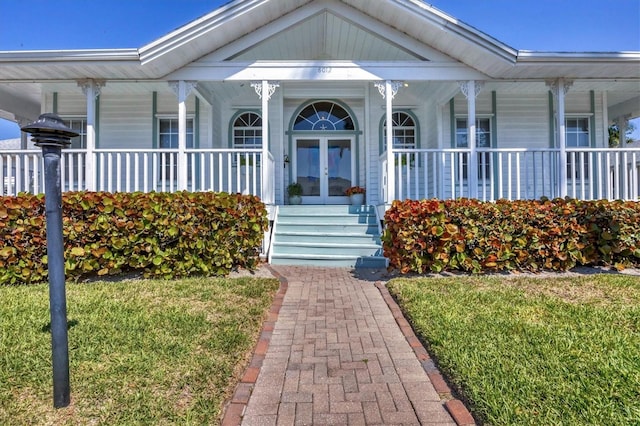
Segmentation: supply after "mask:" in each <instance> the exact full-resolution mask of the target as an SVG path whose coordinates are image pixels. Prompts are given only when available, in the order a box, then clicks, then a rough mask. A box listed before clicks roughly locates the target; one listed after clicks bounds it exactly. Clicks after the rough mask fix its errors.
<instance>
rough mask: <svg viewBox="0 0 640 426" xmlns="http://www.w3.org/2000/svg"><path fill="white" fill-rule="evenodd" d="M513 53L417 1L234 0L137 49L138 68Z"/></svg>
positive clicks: (482, 67)
mask: <svg viewBox="0 0 640 426" xmlns="http://www.w3.org/2000/svg"><path fill="white" fill-rule="evenodd" d="M276 11H278V12H279V13H278V12H276ZM516 54H517V52H516V51H515V50H513V49H511V48H508V47H507V46H505V45H503V44H501V43H499V42H497V41H496V40H494V39H492V38H490V37H488V36H486V35H484V34H483V33H480V32H479V31H477V30H475V29H473V28H472V27H469V26H465V25H464V24H462V23H460V22H459V21H456V20H454V19H453V18H451V17H449V16H448V15H446V14H444V13H442V12H439V11H438V10H437V9H435V8H432V7H431V6H429V5H428V4H426V3H424V2H422V1H421V0H394V1H387V0H377V1H375V2H372V1H370V0H367V1H362V0H315V1H308V0H306V1H305V0H262V1H258V0H236V1H234V2H231V3H229V4H228V5H226V6H223V7H222V8H221V9H218V10H217V11H215V12H213V13H211V14H209V15H207V16H205V17H203V18H201V19H199V20H198V21H194V22H193V23H191V24H188V25H186V26H185V27H183V28H181V29H178V30H176V31H174V32H173V33H171V34H168V35H167V36H165V37H163V38H162V39H160V40H158V41H156V42H154V43H151V44H149V45H147V46H145V47H143V48H141V49H140V58H141V61H142V64H143V67H150V68H154V71H155V72H157V73H161V74H162V75H167V74H169V73H172V72H175V71H177V70H178V69H180V68H182V67H185V66H188V65H190V64H194V63H195V62H200V61H201V62H202V63H209V64H212V63H215V62H217V63H221V62H223V61H236V62H252V61H260V60H263V61H283V60H315V61H317V60H350V61H365V60H366V61H387V62H389V61H398V62H406V61H422V62H425V61H433V62H448V63H459V64H464V65H466V66H467V67H469V68H471V69H474V70H476V71H479V72H480V73H486V71H492V72H495V71H497V70H504V68H509V67H512V66H513V64H514V63H515V60H516Z"/></svg>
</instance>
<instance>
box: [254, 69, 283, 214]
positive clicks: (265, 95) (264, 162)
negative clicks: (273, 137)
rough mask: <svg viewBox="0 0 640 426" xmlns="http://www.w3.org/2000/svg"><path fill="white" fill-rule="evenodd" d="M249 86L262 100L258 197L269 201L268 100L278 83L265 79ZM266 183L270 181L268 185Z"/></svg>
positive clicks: (278, 85) (271, 184) (272, 183)
mask: <svg viewBox="0 0 640 426" xmlns="http://www.w3.org/2000/svg"><path fill="white" fill-rule="evenodd" d="M251 87H253V88H254V90H255V91H256V94H257V95H258V97H259V98H260V99H261V100H262V153H261V155H260V156H261V161H260V164H261V173H262V174H261V181H260V182H261V184H260V198H262V200H267V201H270V199H271V198H272V195H273V194H267V192H266V191H267V188H272V187H273V185H275V182H269V179H270V176H269V166H268V164H269V145H270V144H269V100H270V99H271V96H272V95H273V94H274V92H275V91H276V88H277V87H280V84H279V83H269V81H267V80H262V81H261V82H257V83H251ZM267 183H270V185H268V184H267Z"/></svg>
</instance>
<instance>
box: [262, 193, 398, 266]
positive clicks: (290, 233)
mask: <svg viewBox="0 0 640 426" xmlns="http://www.w3.org/2000/svg"><path fill="white" fill-rule="evenodd" d="M274 226H275V231H274V235H273V246H272V253H271V263H272V264H274V265H315V266H335V267H337V266H343V267H359V268H385V267H386V266H387V262H386V259H385V258H384V257H383V256H382V244H381V242H380V230H379V226H378V223H377V220H376V213H375V208H374V207H373V206H346V205H337V206H312V205H301V206H280V207H279V209H278V217H277V218H276V223H275V225H274Z"/></svg>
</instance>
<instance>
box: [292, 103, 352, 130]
mask: <svg viewBox="0 0 640 426" xmlns="http://www.w3.org/2000/svg"><path fill="white" fill-rule="evenodd" d="M353 123H354V121H353V119H352V118H351V115H350V114H349V113H348V112H347V111H346V110H345V109H344V108H342V107H341V106H340V105H338V104H337V103H335V102H330V101H319V102H314V103H312V104H309V105H307V106H306V107H304V108H303V109H302V111H300V114H298V116H297V117H296V119H295V122H294V123H293V130H313V131H336V130H354V129H355V126H354V124H353Z"/></svg>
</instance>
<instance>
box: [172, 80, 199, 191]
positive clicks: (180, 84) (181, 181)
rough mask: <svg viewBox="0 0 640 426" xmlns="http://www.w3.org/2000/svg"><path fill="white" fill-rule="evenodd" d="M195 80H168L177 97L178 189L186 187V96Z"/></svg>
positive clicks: (192, 87)
mask: <svg viewBox="0 0 640 426" xmlns="http://www.w3.org/2000/svg"><path fill="white" fill-rule="evenodd" d="M197 84H198V83H197V82H195V81H185V80H180V81H170V82H169V85H170V86H171V88H172V89H173V91H174V93H175V94H176V96H177V97H178V176H177V180H178V191H184V190H186V189H187V186H188V185H187V183H188V181H189V176H188V175H187V171H188V170H189V167H188V165H187V98H188V97H189V94H190V93H191V91H192V90H193V89H194V88H195V87H196V86H197Z"/></svg>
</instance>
